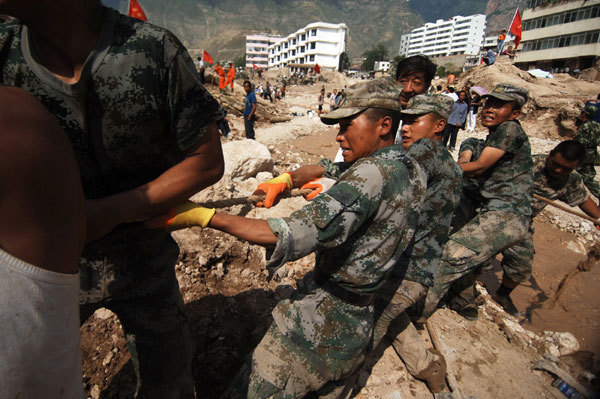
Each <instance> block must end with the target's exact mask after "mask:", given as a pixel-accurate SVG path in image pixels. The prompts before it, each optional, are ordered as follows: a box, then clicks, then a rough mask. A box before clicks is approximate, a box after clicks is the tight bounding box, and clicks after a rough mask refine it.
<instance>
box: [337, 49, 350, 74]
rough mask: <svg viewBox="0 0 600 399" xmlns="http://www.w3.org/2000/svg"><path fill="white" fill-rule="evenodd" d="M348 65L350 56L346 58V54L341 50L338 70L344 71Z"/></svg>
mask: <svg viewBox="0 0 600 399" xmlns="http://www.w3.org/2000/svg"><path fill="white" fill-rule="evenodd" d="M349 67H350V58H348V54H346V52H343V53H342V54H341V55H340V65H339V68H338V70H339V71H340V72H344V71H345V70H347V69H348V68H349Z"/></svg>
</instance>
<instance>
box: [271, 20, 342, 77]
mask: <svg viewBox="0 0 600 399" xmlns="http://www.w3.org/2000/svg"><path fill="white" fill-rule="evenodd" d="M347 30H348V28H347V27H346V25H345V24H330V23H326V22H314V23H312V24H309V25H307V26H305V27H304V28H302V29H299V30H297V31H296V32H294V33H292V34H290V35H289V36H287V37H285V38H283V39H281V40H279V41H278V42H276V43H275V44H271V45H269V68H283V67H286V66H287V67H293V66H294V65H292V64H295V65H298V66H299V65H303V66H305V65H307V64H311V65H314V64H319V67H320V68H321V69H329V70H332V71H336V70H337V69H338V67H339V64H340V56H341V54H342V53H343V52H344V51H345V50H346V31H347Z"/></svg>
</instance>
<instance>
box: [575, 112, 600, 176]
mask: <svg viewBox="0 0 600 399" xmlns="http://www.w3.org/2000/svg"><path fill="white" fill-rule="evenodd" d="M574 140H576V141H579V142H580V143H581V144H583V145H584V146H585V161H584V162H582V165H589V164H591V165H593V164H594V163H595V162H596V160H597V158H598V146H599V145H600V123H598V122H596V121H587V122H584V123H583V124H582V125H581V126H579V129H577V134H576V135H575V138H574Z"/></svg>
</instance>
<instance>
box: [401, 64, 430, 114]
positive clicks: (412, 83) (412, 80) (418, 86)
mask: <svg viewBox="0 0 600 399" xmlns="http://www.w3.org/2000/svg"><path fill="white" fill-rule="evenodd" d="M398 83H400V84H401V85H402V86H404V88H403V89H402V94H401V97H400V103H401V105H402V108H404V107H406V104H407V103H408V100H410V99H411V98H412V97H414V96H416V95H417V94H423V93H425V92H426V91H427V89H428V88H429V85H428V84H427V83H426V82H425V72H423V71H417V72H408V73H404V74H402V75H400V76H399V77H398Z"/></svg>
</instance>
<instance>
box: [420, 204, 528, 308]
mask: <svg viewBox="0 0 600 399" xmlns="http://www.w3.org/2000/svg"><path fill="white" fill-rule="evenodd" d="M530 222H531V218H530V217H525V216H521V215H517V214H514V213H511V212H504V211H492V212H484V213H480V214H479V215H477V216H475V217H474V218H473V219H472V220H471V221H470V222H468V223H467V224H465V225H464V226H463V227H462V228H461V229H460V230H458V231H457V232H455V233H454V234H452V235H451V236H450V240H449V241H448V243H447V244H446V246H445V248H444V252H443V254H442V259H441V261H440V269H439V272H438V275H437V276H436V278H435V281H434V284H433V287H431V289H430V290H429V292H428V293H427V298H426V301H425V302H426V304H425V312H424V314H425V316H428V315H430V314H432V313H433V312H434V311H435V308H436V307H437V304H438V302H439V301H440V300H441V299H442V297H443V296H444V295H445V294H446V293H447V292H448V290H449V289H450V286H451V285H452V283H453V282H454V281H456V280H458V279H459V278H461V277H463V276H466V275H467V274H469V273H470V272H472V271H474V270H475V269H476V268H477V267H478V266H479V265H481V264H483V263H485V262H487V261H488V260H489V259H491V258H492V257H493V256H495V255H496V254H498V253H499V252H502V251H504V250H507V249H508V248H509V247H511V246H514V245H516V244H518V243H520V242H521V241H522V240H526V237H527V234H528V232H529V225H530ZM515 265H516V263H513V264H511V263H507V264H505V266H507V267H513V266H515ZM516 266H517V268H518V267H520V265H516ZM509 273H511V274H512V275H513V276H517V275H519V274H522V273H521V272H519V271H518V270H516V271H514V273H513V271H509Z"/></svg>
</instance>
